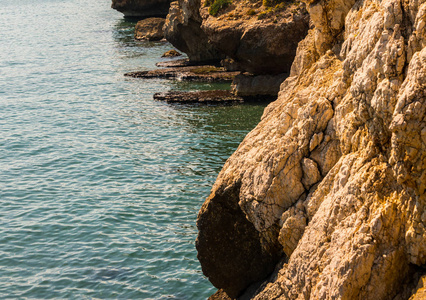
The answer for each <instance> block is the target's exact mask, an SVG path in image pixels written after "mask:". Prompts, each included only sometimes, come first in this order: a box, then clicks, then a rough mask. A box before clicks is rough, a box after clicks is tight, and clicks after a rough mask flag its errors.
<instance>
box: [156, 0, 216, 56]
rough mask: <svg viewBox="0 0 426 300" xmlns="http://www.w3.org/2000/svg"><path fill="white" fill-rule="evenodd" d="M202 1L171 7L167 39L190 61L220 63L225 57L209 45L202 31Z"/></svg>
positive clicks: (188, 0) (190, 0)
mask: <svg viewBox="0 0 426 300" xmlns="http://www.w3.org/2000/svg"><path fill="white" fill-rule="evenodd" d="M199 9H200V0H179V1H174V2H172V3H171V5H170V10H169V13H168V15H167V18H166V23H165V25H164V33H165V37H166V39H167V40H168V41H169V42H170V43H171V44H172V45H173V46H175V47H176V48H177V49H179V50H180V51H182V52H185V53H186V54H187V55H188V57H189V59H190V61H193V62H206V61H220V59H222V58H223V57H224V56H223V55H222V54H220V53H219V52H218V51H217V49H216V48H215V47H214V46H213V45H212V44H210V43H209V41H208V38H207V35H206V34H205V33H204V32H203V31H202V30H201V28H200V26H201V21H202V20H201V17H200V13H199Z"/></svg>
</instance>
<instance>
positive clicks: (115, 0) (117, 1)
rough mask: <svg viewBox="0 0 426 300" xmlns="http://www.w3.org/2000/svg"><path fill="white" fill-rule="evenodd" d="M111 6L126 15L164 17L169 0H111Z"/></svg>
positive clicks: (167, 9)
mask: <svg viewBox="0 0 426 300" xmlns="http://www.w3.org/2000/svg"><path fill="white" fill-rule="evenodd" d="M111 7H112V8H114V9H116V10H118V11H119V12H121V13H123V14H124V16H126V17H135V18H148V17H165V16H166V15H167V13H168V11H169V7H170V0H112V4H111Z"/></svg>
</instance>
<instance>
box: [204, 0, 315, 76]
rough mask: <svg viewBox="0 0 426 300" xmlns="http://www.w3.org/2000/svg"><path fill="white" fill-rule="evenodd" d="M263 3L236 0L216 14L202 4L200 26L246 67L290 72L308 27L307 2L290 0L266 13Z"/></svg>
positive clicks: (255, 70) (253, 70) (254, 70)
mask: <svg viewBox="0 0 426 300" xmlns="http://www.w3.org/2000/svg"><path fill="white" fill-rule="evenodd" d="M293 2H295V3H293ZM261 3H262V1H260V2H259V1H252V2H250V3H249V4H248V3H247V2H244V1H239V0H236V1H233V2H232V5H231V6H230V7H229V8H228V9H225V10H223V11H220V13H219V14H218V16H216V17H214V16H211V15H210V14H209V13H208V7H202V8H201V10H200V12H201V16H202V18H203V22H202V26H201V28H202V29H203V31H204V32H205V33H206V34H207V37H208V39H209V40H210V42H211V43H212V44H213V45H214V46H215V47H216V48H217V49H219V51H221V52H222V53H224V54H225V55H227V56H228V57H230V58H232V59H234V60H235V62H236V63H237V64H238V65H239V66H240V68H241V70H243V71H247V72H250V73H253V74H270V75H271V74H280V73H286V72H289V71H290V67H291V64H292V62H293V59H294V57H295V55H296V49H297V45H298V43H299V42H300V41H301V40H302V39H303V38H304V37H305V36H306V34H307V33H308V29H309V15H308V13H307V11H306V9H305V5H304V4H303V3H302V2H299V1H289V3H288V6H287V8H283V9H281V10H279V11H276V12H269V13H267V10H266V8H265V7H264V6H260V5H261ZM249 10H251V11H249ZM251 13H252V14H253V15H251ZM261 16H263V17H261Z"/></svg>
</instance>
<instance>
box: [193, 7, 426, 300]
mask: <svg viewBox="0 0 426 300" xmlns="http://www.w3.org/2000/svg"><path fill="white" fill-rule="evenodd" d="M305 3H306V7H307V10H308V11H309V14H310V18H311V20H312V22H313V25H314V28H312V29H311V30H310V32H309V33H308V35H307V36H306V38H305V39H304V40H303V41H302V42H301V43H300V44H299V47H298V49H297V56H296V58H295V60H294V63H293V66H292V68H291V73H290V77H288V78H287V79H286V80H285V81H284V82H283V83H282V84H281V90H280V93H279V96H278V99H277V101H275V102H273V103H271V104H270V105H269V106H268V107H267V108H266V109H265V112H264V114H263V117H262V120H261V122H260V123H259V125H258V126H257V127H256V128H255V129H254V130H253V131H252V132H250V133H249V134H248V135H247V136H246V138H245V139H244V141H243V142H242V143H241V145H240V146H239V147H238V149H237V150H236V151H235V153H234V154H233V155H232V156H231V157H230V158H229V159H228V160H227V161H226V163H225V165H224V167H223V169H222V171H221V172H220V174H219V176H218V178H217V181H216V182H215V184H214V186H213V188H212V191H211V195H210V197H209V198H208V199H207V200H206V202H205V204H204V205H203V208H202V209H201V211H200V214H199V220H203V222H204V223H203V226H199V235H200V236H202V239H203V243H202V245H201V244H198V249H199V251H200V250H201V251H204V250H202V249H209V248H210V247H216V248H217V247H220V246H218V245H223V244H222V243H224V244H226V245H227V251H229V252H230V253H233V252H232V251H233V250H232V245H234V246H233V247H234V249H235V248H236V249H238V250H234V251H246V250H242V248H240V246H239V242H238V241H237V239H239V237H237V236H235V235H236V234H237V233H238V232H239V231H240V228H241V227H240V225H239V223H238V222H235V221H232V220H233V219H234V217H233V214H236V213H235V212H238V214H239V218H240V219H239V220H241V219H242V217H245V219H246V220H247V221H248V222H249V224H251V225H252V226H253V227H250V226H249V225H248V224H245V225H244V226H245V227H244V228H251V229H250V232H251V235H250V237H251V238H252V239H254V240H255V239H257V245H260V247H261V249H262V250H261V251H260V253H262V255H260V257H267V254H268V253H269V254H271V256H270V257H272V254H273V253H274V254H276V253H277V250H276V249H277V248H278V249H281V250H282V251H283V253H285V254H286V256H287V257H286V258H285V261H286V263H285V264H284V265H282V266H279V267H278V268H277V270H276V271H275V272H274V276H272V278H271V279H270V280H269V281H267V282H265V283H264V284H263V285H262V286H261V289H260V290H258V292H257V295H256V296H255V297H254V299H265V300H266V299H375V300H379V299H394V298H395V297H396V298H395V299H407V298H408V297H409V295H408V296H407V294H406V293H407V288H406V287H407V286H409V285H410V283H414V284H416V283H417V280H416V278H417V277H416V276H415V274H418V272H420V273H421V272H422V271H421V270H420V271H419V266H424V264H425V263H426V213H425V210H426V193H425V189H426V186H425V185H426V26H425V25H424V24H425V20H426V1H424V0H408V1H402V0H383V1H375V0H356V1H355V0H351V1H343V0H327V1H325V0H319V1H314V0H306V1H305ZM315 170H316V171H315ZM228 190H232V191H233V192H232V197H231V196H229V195H227V194H226V193H223V192H222V191H228ZM218 195H220V196H218ZM218 205H220V207H224V206H232V207H233V208H234V212H233V213H230V214H229V215H228V218H226V217H225V216H224V215H223V216H221V215H220V212H219V211H215V213H214V214H213V213H212V212H211V211H209V210H208V209H206V207H216V206H218ZM241 214H242V216H241ZM222 218H224V219H226V220H227V222H228V224H227V226H226V227H223V226H218V222H219V221H213V220H216V219H220V220H221V222H224V219H222ZM253 230H254V231H253ZM231 232H232V236H233V239H234V241H233V242H229V241H226V242H223V240H222V238H221V236H227V235H228V234H230V233H231ZM244 236H246V235H244ZM213 237H214V238H213ZM240 238H241V237H240ZM252 239H250V243H254V244H256V242H255V241H254V240H252ZM244 249H246V248H244ZM209 255H210V257H209V258H207V257H204V259H203V260H200V261H201V264H202V266H203V270H204V265H205V264H206V263H209V264H211V265H212V266H209V270H221V272H223V271H224V270H226V272H227V275H228V276H229V278H230V283H228V284H227V285H226V286H225V285H222V283H219V282H214V281H213V280H212V282H213V283H214V284H215V285H216V286H217V287H219V288H223V290H224V291H225V292H227V293H228V290H229V291H231V294H228V295H230V296H231V297H235V295H236V294H239V293H242V292H243V290H244V288H247V286H248V285H249V284H250V283H251V282H250V280H249V279H245V280H243V281H240V282H238V285H236V284H234V283H235V282H236V279H233V278H234V277H238V278H241V277H239V275H238V274H237V273H232V274H229V273H230V272H232V271H231V270H230V269H227V268H226V266H227V263H228V261H224V260H222V258H221V256H222V255H223V254H222V253H215V252H214V251H211V252H210V253H209ZM278 261H280V258H276V257H275V260H274V259H272V260H270V261H268V263H269V264H273V263H275V264H278ZM242 263H243V261H242V260H240V261H239V264H242ZM250 263H251V261H250ZM416 266H417V267H416ZM239 268H240V269H241V268H247V269H250V267H249V263H248V262H247V264H246V265H241V266H239ZM272 268H273V266H271V267H270V269H272ZM423 272H424V271H423ZM214 273H215V272H214V271H210V272H209V273H206V275H207V276H208V277H209V278H213V277H215V276H216V274H214ZM259 277H260V276H259ZM266 279H267V276H264V280H266ZM243 286H245V287H243ZM408 290H409V289H408ZM404 295H405V296H404ZM419 295H420V294H419ZM398 297H399V298H398ZM413 297H414V296H413Z"/></svg>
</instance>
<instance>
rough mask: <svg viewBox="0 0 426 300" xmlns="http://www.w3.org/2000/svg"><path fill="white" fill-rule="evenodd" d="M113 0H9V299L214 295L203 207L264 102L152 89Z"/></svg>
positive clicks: (0, 21)
mask: <svg viewBox="0 0 426 300" xmlns="http://www.w3.org/2000/svg"><path fill="white" fill-rule="evenodd" d="M133 26H134V23H131V22H129V21H126V20H124V19H123V17H122V15H121V14H120V13H118V12H116V11H114V10H112V9H110V1H109V0H94V1H87V0H85V1H83V0H1V5H0V299H7V298H28V299H34V298H37V299H46V298H74V299H93V298H96V299H111V298H119V299H205V298H206V297H207V296H208V295H210V294H211V293H212V292H213V291H214V289H213V287H212V286H211V284H210V283H209V282H208V280H207V279H205V278H204V277H203V275H202V273H201V271H200V266H199V263H198V260H197V258H196V251H195V248H194V240H195V238H196V234H197V230H196V227H195V220H196V216H197V212H198V210H199V208H200V206H201V204H202V202H203V201H204V199H205V197H206V196H207V195H208V193H209V190H210V187H211V185H212V183H213V182H214V180H215V177H216V176H217V174H218V172H219V171H220V168H221V166H222V165H223V163H224V162H225V160H226V159H227V158H228V157H229V155H230V154H231V153H232V152H233V151H234V150H235V149H236V147H237V146H238V144H239V142H240V141H241V140H242V139H243V137H244V136H245V135H246V134H247V132H248V131H249V130H251V129H252V128H253V127H254V126H255V124H256V123H257V122H258V121H259V118H260V115H261V113H262V111H263V106H261V105H250V106H248V105H247V106H242V105H239V106H229V107H214V106H209V107H203V106H183V105H168V104H165V103H160V102H155V101H153V100H152V95H153V93H154V92H161V91H167V90H169V89H209V88H213V87H212V86H209V85H196V84H188V83H187V84H184V83H179V82H171V81H162V80H145V81H143V80H134V79H126V78H125V77H123V74H124V73H125V72H128V71H134V70H141V69H149V68H154V64H155V63H156V62H158V61H161V58H160V56H161V54H162V53H163V52H165V51H167V50H170V49H171V46H170V44H167V43H161V42H156V43H151V42H135V41H134V40H133Z"/></svg>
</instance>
